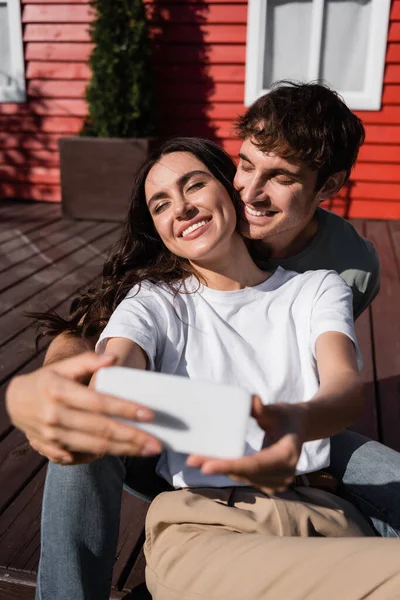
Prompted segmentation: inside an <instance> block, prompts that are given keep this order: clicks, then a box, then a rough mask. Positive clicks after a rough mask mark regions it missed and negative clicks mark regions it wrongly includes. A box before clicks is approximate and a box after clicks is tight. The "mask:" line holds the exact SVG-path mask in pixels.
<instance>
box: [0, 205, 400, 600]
mask: <svg viewBox="0 0 400 600" xmlns="http://www.w3.org/2000/svg"><path fill="white" fill-rule="evenodd" d="M355 224H356V226H357V228H358V229H359V231H360V232H362V233H363V234H364V235H365V236H366V237H368V238H369V239H371V240H372V241H373V243H374V244H375V246H376V248H377V250H378V252H379V255H380V258H381V261H382V285H381V291H380V294H379V296H378V298H377V299H376V300H375V302H374V304H373V306H372V308H371V309H369V310H368V311H367V312H365V313H364V314H363V315H362V317H361V318H360V319H359V321H358V322H357V333H358V337H359V341H360V346H361V350H362V353H363V356H364V361H365V369H364V377H365V381H366V384H367V386H366V388H367V389H366V393H367V405H366V409H365V412H364V415H363V417H362V418H361V419H360V420H359V422H358V423H357V424H356V425H355V427H354V428H355V429H357V430H358V431H360V432H362V433H365V434H366V435H368V436H369V437H372V438H374V439H378V440H380V441H382V442H384V443H386V444H387V445H389V446H391V447H393V448H395V449H397V450H400V436H399V435H398V431H399V426H400V401H399V399H400V222H384V221H368V222H363V221H359V222H357V223H355ZM118 230H119V227H118V225H116V224H115V223H96V222H90V221H68V220H66V219H62V218H61V214H60V207H59V206H58V205H52V204H47V203H34V204H29V203H22V204H21V203H18V204H17V203H10V202H1V203H0V294H1V295H0V598H7V600H8V599H10V600H12V599H17V598H18V599H20V598H21V599H22V598H26V599H28V598H33V597H34V585H35V576H36V571H37V566H38V560H39V545H40V508H41V498H42V490H43V484H44V478H45V471H46V464H45V460H44V459H43V458H42V457H41V456H40V455H38V454H36V453H35V452H34V451H33V450H31V449H30V447H29V445H28V443H27V442H26V440H25V438H24V436H23V435H22V433H21V432H19V431H17V430H15V429H14V428H13V427H12V426H11V425H10V422H9V420H8V417H7V414H6V411H5V406H4V394H5V388H6V385H7V382H8V381H9V380H10V378H11V377H12V376H13V375H14V374H16V373H23V372H28V371H31V370H33V369H35V368H36V367H38V366H39V365H40V364H41V363H42V361H43V356H44V346H41V347H39V349H36V348H35V343H34V338H35V335H34V331H33V330H32V329H30V328H29V320H28V319H27V317H25V316H24V313H25V312H26V311H33V310H45V309H46V308H50V307H53V308H57V309H58V310H63V309H66V308H67V307H68V305H69V303H70V301H71V299H72V297H73V296H74V295H75V293H76V290H77V289H78V288H80V287H82V286H85V285H87V284H88V283H89V282H90V281H92V280H93V279H94V277H95V276H96V274H97V273H98V272H99V270H100V267H101V265H102V264H103V262H104V259H105V256H106V253H107V250H108V248H109V247H110V246H111V245H112V243H113V242H114V241H115V239H116V237H117V236H118ZM338 243H340V240H339V242H338ZM146 508H147V507H146V505H145V504H144V503H142V502H140V501H139V500H137V499H135V498H133V497H132V496H129V495H128V494H124V497H123V506H122V517H121V527H120V536H119V544H118V552H117V558H116V563H115V569H114V576H113V592H112V596H111V597H112V598H115V599H116V598H126V599H127V598H135V599H137V600H139V599H140V598H145V597H147V596H146V594H145V592H144V588H143V585H142V582H143V566H144V559H143V555H142V553H141V546H142V542H143V537H142V524H143V517H144V515H145V512H146Z"/></svg>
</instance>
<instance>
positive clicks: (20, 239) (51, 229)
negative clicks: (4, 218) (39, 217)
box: [0, 219, 74, 257]
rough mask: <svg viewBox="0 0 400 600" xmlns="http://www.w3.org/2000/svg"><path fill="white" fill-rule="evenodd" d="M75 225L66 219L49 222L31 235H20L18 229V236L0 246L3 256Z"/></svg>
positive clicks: (16, 230)
mask: <svg viewBox="0 0 400 600" xmlns="http://www.w3.org/2000/svg"><path fill="white" fill-rule="evenodd" d="M73 224H74V221H70V222H69V221H65V220H64V219H57V220H56V221H49V222H45V223H43V225H42V226H41V227H40V229H38V230H35V231H32V232H31V233H27V234H25V233H23V234H20V235H18V233H19V231H18V229H15V230H14V231H15V233H16V235H15V236H14V237H13V238H12V239H10V240H7V241H5V242H2V243H1V244H0V250H1V255H2V257H3V255H4V254H9V253H10V252H14V251H15V250H17V249H19V248H21V246H22V245H25V244H29V243H34V242H36V240H37V239H40V238H43V237H47V236H48V235H49V234H53V233H57V232H58V231H65V230H66V229H68V228H69V227H71V226H72V225H73Z"/></svg>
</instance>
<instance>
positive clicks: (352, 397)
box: [294, 331, 364, 441]
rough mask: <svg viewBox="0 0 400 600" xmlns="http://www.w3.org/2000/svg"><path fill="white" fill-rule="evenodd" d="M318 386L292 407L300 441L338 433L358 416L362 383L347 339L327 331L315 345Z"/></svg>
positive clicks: (349, 341) (361, 400) (360, 408)
mask: <svg viewBox="0 0 400 600" xmlns="http://www.w3.org/2000/svg"><path fill="white" fill-rule="evenodd" d="M315 354H316V359H317V368H318V375H319V380H320V386H319V389H318V391H317V393H316V394H315V395H314V397H313V398H312V399H311V400H310V401H309V402H301V403H299V404H296V405H294V409H296V410H297V411H298V418H299V420H300V422H301V424H302V428H303V436H304V441H310V440H319V439H321V438H326V437H331V436H332V435H334V434H335V433H339V431H342V430H343V429H345V428H346V427H348V426H349V425H351V423H353V422H354V421H355V420H356V419H357V418H358V417H359V415H360V413H361V411H362V409H363V404H364V396H363V384H362V381H361V377H360V374H359V371H358V367H357V359H356V353H355V349H354V344H353V342H352V341H351V339H350V338H349V337H348V336H346V335H344V334H343V333H338V332H336V331H327V332H325V333H323V334H321V335H320V336H319V337H318V338H317V341H316V344H315Z"/></svg>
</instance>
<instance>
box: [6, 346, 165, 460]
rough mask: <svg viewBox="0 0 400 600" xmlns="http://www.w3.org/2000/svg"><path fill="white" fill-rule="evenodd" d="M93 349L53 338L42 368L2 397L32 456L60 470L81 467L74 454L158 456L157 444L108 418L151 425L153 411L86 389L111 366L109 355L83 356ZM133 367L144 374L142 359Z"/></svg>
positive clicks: (20, 378)
mask: <svg viewBox="0 0 400 600" xmlns="http://www.w3.org/2000/svg"><path fill="white" fill-rule="evenodd" d="M93 347H94V340H87V339H86V340H85V339H83V338H78V337H75V336H72V335H69V334H61V335H59V336H57V338H55V340H53V342H52V344H51V345H50V348H49V351H48V353H47V356H46V360H45V366H43V367H42V368H40V369H37V370H36V371H33V372H32V373H29V374H27V375H20V376H17V377H14V378H13V379H12V380H11V382H10V384H9V386H8V389H7V392H6V407H7V410H8V413H9V416H10V419H11V422H12V423H13V424H14V425H15V427H17V428H19V429H21V430H22V431H23V432H24V433H25V435H26V436H27V438H28V439H29V441H30V443H31V445H32V447H34V449H35V450H37V451H38V452H40V453H41V454H43V455H45V456H47V457H48V458H49V459H50V460H52V461H53V462H58V463H62V464H75V463H79V462H82V457H81V456H78V455H77V454H75V453H77V452H79V453H84V454H86V455H91V456H92V459H94V458H95V457H96V455H97V454H115V455H139V454H143V453H145V454H151V453H153V454H157V453H158V452H160V450H161V444H160V442H159V441H158V440H156V439H155V438H153V437H152V436H150V435H148V434H145V433H144V432H142V431H140V430H138V429H135V428H133V427H129V426H127V425H124V424H122V423H118V422H116V421H115V420H114V419H111V418H110V417H111V416H118V417H121V418H125V419H130V420H137V421H149V420H151V419H152V418H153V413H152V412H151V411H149V410H148V409H144V408H142V407H140V406H139V405H137V404H135V403H132V402H129V401H125V400H121V399H119V398H115V397H113V396H107V395H103V394H99V393H98V392H96V391H95V390H93V389H89V388H88V387H87V384H88V382H89V381H90V378H91V377H92V375H93V373H95V372H96V371H97V370H98V369H100V368H102V367H107V366H111V365H112V364H115V357H114V356H112V355H111V356H110V355H108V356H107V355H102V356H97V355H95V354H94V353H92V352H87V350H88V348H93ZM111 347H112V346H111ZM141 352H142V351H141V350H140V352H139V355H140V353H141ZM140 361H141V362H140ZM135 364H137V366H138V368H143V364H144V365H145V362H144V358H143V356H142V358H141V359H140V358H139V356H138V357H137V363H135ZM87 459H88V456H86V457H85V460H87Z"/></svg>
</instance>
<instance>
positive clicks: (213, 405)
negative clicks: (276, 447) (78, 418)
mask: <svg viewBox="0 0 400 600" xmlns="http://www.w3.org/2000/svg"><path fill="white" fill-rule="evenodd" d="M96 390H97V391H99V392H102V393H105V394H111V395H113V396H118V397H119V398H125V399H126V400H133V401H135V402H137V403H138V404H142V405H143V406H146V407H149V408H151V409H152V410H154V412H155V419H154V421H152V422H151V423H138V422H137V421H126V420H124V422H127V423H130V424H132V425H134V426H135V427H137V428H138V429H142V430H144V431H147V432H148V433H150V434H151V435H154V436H155V437H157V438H159V439H160V440H161V441H162V442H163V443H164V446H165V448H166V449H167V450H174V451H175V452H183V453H185V454H201V455H205V456H215V457H217V458H238V457H240V456H243V453H244V449H245V436H246V431H247V427H248V420H249V416H250V411H251V394H249V393H248V392H246V391H245V390H243V389H241V388H238V387H235V386H232V385H222V384H217V383H213V382H208V381H198V380H192V379H189V378H187V377H181V376H178V375H165V374H164V373H154V372H152V371H142V370H139V369H130V368H127V367H107V368H104V369H100V370H99V371H98V372H97V375H96ZM120 420H122V419H120Z"/></svg>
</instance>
